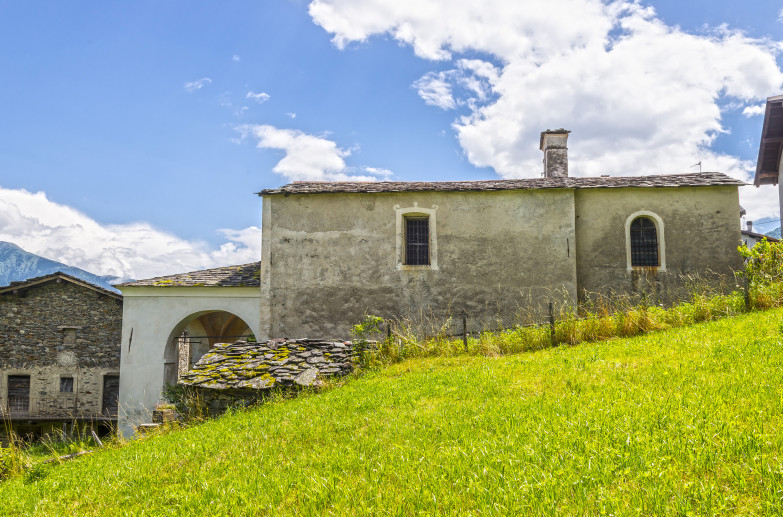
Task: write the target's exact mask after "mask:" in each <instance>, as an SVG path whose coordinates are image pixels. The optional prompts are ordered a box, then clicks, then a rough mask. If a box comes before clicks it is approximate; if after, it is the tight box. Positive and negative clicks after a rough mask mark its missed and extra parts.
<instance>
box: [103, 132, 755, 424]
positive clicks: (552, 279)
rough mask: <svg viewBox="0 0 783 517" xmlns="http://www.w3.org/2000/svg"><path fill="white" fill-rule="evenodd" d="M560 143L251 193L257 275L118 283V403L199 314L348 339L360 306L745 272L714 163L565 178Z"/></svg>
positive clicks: (366, 310)
mask: <svg viewBox="0 0 783 517" xmlns="http://www.w3.org/2000/svg"><path fill="white" fill-rule="evenodd" d="M567 139H568V131H565V130H555V131H545V132H543V133H542V134H541V139H540V142H539V144H540V148H541V150H542V151H543V152H544V174H543V177H541V178H535V179H519V180H491V181H459V182H389V181H383V182H334V183H328V182H295V183H292V184H289V185H285V186H282V187H280V188H275V189H268V190H263V191H261V192H260V193H259V195H260V196H261V197H262V199H263V215H262V247H261V262H260V266H259V264H248V265H245V266H234V267H235V268H237V269H238V270H243V271H245V273H247V275H249V276H252V277H253V281H252V282H251V281H246V282H240V281H237V279H238V278H241V275H239V276H238V274H235V273H232V271H231V268H222V270H210V271H211V273H209V274H206V275H203V273H204V272H194V273H189V274H185V275H176V276H172V277H161V278H156V279H151V280H148V281H141V282H134V283H130V284H126V285H124V286H123V285H121V286H118V287H119V288H120V289H121V290H122V291H123V294H124V295H125V315H124V319H125V321H124V327H123V337H122V344H123V363H122V374H123V379H127V380H123V385H122V389H121V401H122V402H123V405H124V406H125V405H127V406H128V407H138V408H139V411H138V412H137V414H138V415H143V414H144V411H146V410H148V409H149V408H150V407H152V406H153V405H154V403H155V402H156V401H157V396H158V393H159V392H160V389H161V387H162V386H163V381H164V378H166V374H165V372H166V370H165V364H166V363H169V362H171V361H173V359H172V358H171V356H170V355H167V352H166V351H167V350H174V349H175V345H174V340H176V339H179V338H180V336H181V332H182V329H183V328H184V326H185V324H186V322H187V321H190V320H191V319H192V318H194V317H196V316H198V315H200V314H207V313H210V312H215V311H222V312H227V313H229V314H234V315H236V316H239V317H240V318H241V319H242V320H243V321H244V322H245V323H246V325H247V327H248V329H249V331H250V332H252V333H253V335H254V336H255V337H256V338H257V339H258V340H259V341H261V340H268V339H271V338H275V339H276V338H306V337H307V338H336V339H345V338H347V337H348V334H349V329H350V327H351V326H352V325H353V324H355V323H357V322H359V321H360V320H361V319H362V318H363V316H364V315H365V314H375V315H378V316H381V317H384V318H393V317H399V316H405V315H409V314H411V313H416V312H418V311H426V312H427V313H428V314H432V315H433V316H434V317H436V318H445V317H446V316H447V315H449V314H451V315H455V314H456V315H461V314H463V313H468V314H469V315H470V316H471V317H472V318H481V317H484V316H492V315H494V314H496V311H497V310H498V308H502V309H503V310H506V311H509V312H512V311H515V310H517V309H519V308H520V307H523V306H525V304H527V305H542V304H545V303H546V302H547V301H550V300H552V298H553V297H555V296H556V297H557V298H558V299H559V300H565V301H566V303H570V304H575V303H576V302H577V301H578V300H580V299H584V298H585V297H586V296H589V295H590V293H604V294H608V293H640V292H647V291H650V290H651V291H652V294H653V295H654V294H655V293H657V292H661V291H665V290H667V289H674V288H676V287H677V286H678V285H680V284H681V283H682V282H683V276H684V275H690V274H694V273H704V272H707V271H711V272H713V273H716V274H718V275H724V276H730V275H731V274H732V273H733V271H734V270H737V269H739V268H741V267H742V260H741V258H740V256H739V254H738V253H737V246H739V244H740V225H739V219H740V207H739V193H738V187H739V186H740V185H743V183H742V182H740V181H736V180H734V179H732V178H730V177H728V176H726V175H724V174H721V173H716V172H705V173H699V174H675V175H659V176H626V177H617V176H614V177H610V176H601V177H585V178H574V177H569V176H568V151H567ZM251 272H252V275H251V274H250V273H251ZM220 275H225V276H226V278H227V279H228V280H226V281H224V282H223V283H221V281H216V280H215V278H213V277H216V276H220ZM200 276H205V277H206V278H207V279H208V281H205V282H197V281H195V280H194V279H195V278H197V277H200ZM231 278H234V281H231V280H230V279H231ZM224 316H225V315H224ZM131 342H132V345H131ZM131 346H132V348H133V351H132V352H129V353H126V349H127V350H128V351H130V349H131ZM126 429H128V428H127V427H126Z"/></svg>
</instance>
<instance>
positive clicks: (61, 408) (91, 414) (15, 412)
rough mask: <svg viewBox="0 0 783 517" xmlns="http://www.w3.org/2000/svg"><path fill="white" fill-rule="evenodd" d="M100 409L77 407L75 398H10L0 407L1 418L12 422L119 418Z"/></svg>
mask: <svg viewBox="0 0 783 517" xmlns="http://www.w3.org/2000/svg"><path fill="white" fill-rule="evenodd" d="M101 410H102V408H100V407H90V408H85V407H77V400H76V398H75V397H68V398H63V397H52V396H41V397H39V398H38V399H33V400H29V399H26V398H9V399H8V402H7V403H6V404H5V405H0V418H10V419H11V420H24V419H30V420H46V419H53V420H74V419H79V420H98V419H100V420H105V419H107V418H117V415H116V413H115V414H109V413H108V412H106V413H104V412H102V411H101Z"/></svg>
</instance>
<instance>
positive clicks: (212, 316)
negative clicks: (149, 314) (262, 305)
mask: <svg viewBox="0 0 783 517" xmlns="http://www.w3.org/2000/svg"><path fill="white" fill-rule="evenodd" d="M237 340H245V341H247V340H255V334H254V333H253V330H252V329H251V328H250V325H248V324H247V323H246V322H245V320H243V319H242V318H240V317H239V316H237V315H236V314H233V313H231V312H228V311H209V310H207V311H199V312H196V313H194V314H191V315H190V316H188V317H186V318H184V319H182V320H181V321H180V322H179V323H177V325H175V326H174V328H173V329H172V331H171V333H170V334H169V338H168V340H167V341H166V350H165V351H164V354H163V384H164V385H166V384H176V382H177V380H178V379H179V375H181V374H182V373H184V372H185V371H187V370H189V369H190V367H191V366H192V365H193V364H195V363H196V362H198V360H199V359H201V357H202V356H203V355H204V354H206V353H207V352H208V351H209V350H210V349H211V348H212V347H214V346H215V345H216V344H218V343H233V342H234V341H237Z"/></svg>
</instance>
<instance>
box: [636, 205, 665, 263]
mask: <svg viewBox="0 0 783 517" xmlns="http://www.w3.org/2000/svg"><path fill="white" fill-rule="evenodd" d="M630 240H631V266H633V267H657V266H659V265H660V260H659V254H658V231H657V229H656V228H655V222H654V221H653V220H652V219H650V218H649V217H637V218H636V219H634V220H633V221H632V222H631V235H630Z"/></svg>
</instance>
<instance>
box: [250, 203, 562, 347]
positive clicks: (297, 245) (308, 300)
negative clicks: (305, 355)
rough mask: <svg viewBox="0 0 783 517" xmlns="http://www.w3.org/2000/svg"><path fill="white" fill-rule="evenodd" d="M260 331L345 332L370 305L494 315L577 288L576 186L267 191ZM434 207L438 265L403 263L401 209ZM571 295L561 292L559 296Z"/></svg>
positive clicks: (379, 311) (378, 309)
mask: <svg viewBox="0 0 783 517" xmlns="http://www.w3.org/2000/svg"><path fill="white" fill-rule="evenodd" d="M263 202H264V208H263V210H264V214H263V225H264V227H263V233H262V237H263V245H262V250H261V252H262V261H261V268H262V273H261V296H262V298H261V325H262V329H261V336H262V338H268V337H282V336H286V337H292V338H298V337H306V336H329V337H335V338H345V337H347V336H348V335H349V330H350V327H351V326H352V325H354V324H356V323H358V322H360V321H361V320H362V319H363V317H364V315H365V314H375V315H378V316H381V317H383V318H394V317H406V316H413V317H415V316H416V315H418V314H419V313H420V311H421V312H423V313H425V314H428V315H430V314H431V315H432V316H433V317H434V318H435V319H445V317H447V316H448V315H452V316H455V315H457V316H458V315H461V314H462V313H463V311H464V312H467V314H469V315H470V316H471V317H472V318H476V319H488V318H492V317H493V316H495V315H496V314H497V311H498V309H499V308H501V310H503V311H510V312H515V311H516V310H517V308H518V307H519V306H525V305H526V304H528V303H529V301H530V300H534V301H535V302H536V303H538V302H539V301H540V300H549V299H551V297H552V291H554V290H558V291H560V292H565V296H566V297H571V298H576V254H575V253H574V240H575V237H574V193H573V190H570V189H551V190H519V191H494V192H399V193H379V194H374V193H352V194H318V195H290V196H281V195H272V196H265V197H264V201H263ZM401 210H411V211H413V212H414V213H415V212H416V211H420V212H423V213H425V214H428V215H429V216H430V218H431V221H432V218H435V220H434V224H433V225H432V226H433V229H432V232H431V242H432V245H431V252H432V254H434V253H435V252H437V268H436V267H431V266H405V265H401V264H400V263H399V254H398V246H399V243H400V239H401V237H400V232H401V230H400V227H399V225H398V214H399V212H400V211H401ZM559 297H560V298H561V299H562V298H563V295H560V296H559Z"/></svg>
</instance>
